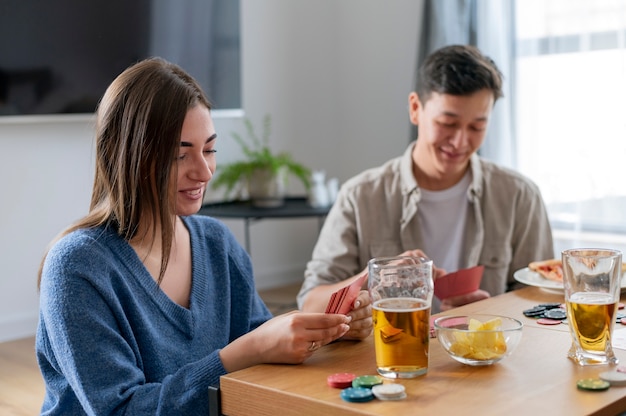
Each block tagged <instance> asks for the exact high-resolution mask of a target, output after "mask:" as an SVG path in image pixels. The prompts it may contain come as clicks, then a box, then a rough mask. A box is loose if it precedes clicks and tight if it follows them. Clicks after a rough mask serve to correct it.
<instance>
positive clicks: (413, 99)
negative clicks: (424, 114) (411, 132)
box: [409, 92, 422, 126]
mask: <svg viewBox="0 0 626 416" xmlns="http://www.w3.org/2000/svg"><path fill="white" fill-rule="evenodd" d="M421 106H422V104H421V103H420V100H419V97H418V96H417V93H416V92H412V93H410V94H409V120H410V121H411V124H414V125H416V126H417V125H418V122H419V119H418V115H419V112H420V110H421V108H420V107H421Z"/></svg>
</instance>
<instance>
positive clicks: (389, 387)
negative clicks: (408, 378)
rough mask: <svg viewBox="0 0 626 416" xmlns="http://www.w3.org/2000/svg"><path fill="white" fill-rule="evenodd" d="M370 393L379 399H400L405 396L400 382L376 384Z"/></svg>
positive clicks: (404, 390)
mask: <svg viewBox="0 0 626 416" xmlns="http://www.w3.org/2000/svg"><path fill="white" fill-rule="evenodd" d="M372 393H374V396H376V398H377V399H379V400H402V399H405V398H406V389H405V388H404V386H403V385H402V384H395V383H392V384H377V385H375V386H373V387H372Z"/></svg>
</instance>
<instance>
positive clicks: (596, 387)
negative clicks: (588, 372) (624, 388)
mask: <svg viewBox="0 0 626 416" xmlns="http://www.w3.org/2000/svg"><path fill="white" fill-rule="evenodd" d="M576 387H578V389H579V390H588V391H604V390H608V388H609V387H611V383H609V382H608V381H605V380H602V379H599V378H583V379H581V380H578V381H577V382H576Z"/></svg>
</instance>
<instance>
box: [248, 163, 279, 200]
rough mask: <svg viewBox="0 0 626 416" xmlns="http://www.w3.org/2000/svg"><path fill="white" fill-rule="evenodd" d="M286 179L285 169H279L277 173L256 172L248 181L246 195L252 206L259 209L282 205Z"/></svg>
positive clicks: (263, 170) (266, 170)
mask: <svg viewBox="0 0 626 416" xmlns="http://www.w3.org/2000/svg"><path fill="white" fill-rule="evenodd" d="M286 179H287V169H286V168H280V169H279V170H278V172H277V173H274V172H272V171H271V170H269V169H259V170H257V171H256V172H255V174H254V175H252V177H251V178H250V180H249V181H248V195H249V196H250V201H251V203H252V205H253V206H255V207H259V208H274V207H279V206H281V205H283V204H284V203H285V183H286Z"/></svg>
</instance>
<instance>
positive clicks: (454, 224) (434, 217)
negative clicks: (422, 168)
mask: <svg viewBox="0 0 626 416" xmlns="http://www.w3.org/2000/svg"><path fill="white" fill-rule="evenodd" d="M471 181H472V178H471V174H470V172H469V170H468V171H467V173H466V174H465V176H463V178H462V179H461V180H460V181H459V183H457V184H456V185H454V186H453V187H451V188H448V189H444V190H443V191H427V190H424V189H420V192H421V195H422V196H421V200H420V204H419V213H418V215H419V221H420V226H421V228H422V236H423V237H424V247H421V249H422V251H424V253H426V255H427V256H428V258H430V259H431V260H432V261H433V262H434V264H435V266H437V267H439V268H443V269H445V270H446V271H447V272H448V273H450V272H454V271H457V270H459V268H461V250H462V248H463V247H462V245H463V230H464V229H465V222H466V221H467V212H468V210H469V200H468V198H467V190H468V189H469V186H470V183H471Z"/></svg>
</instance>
